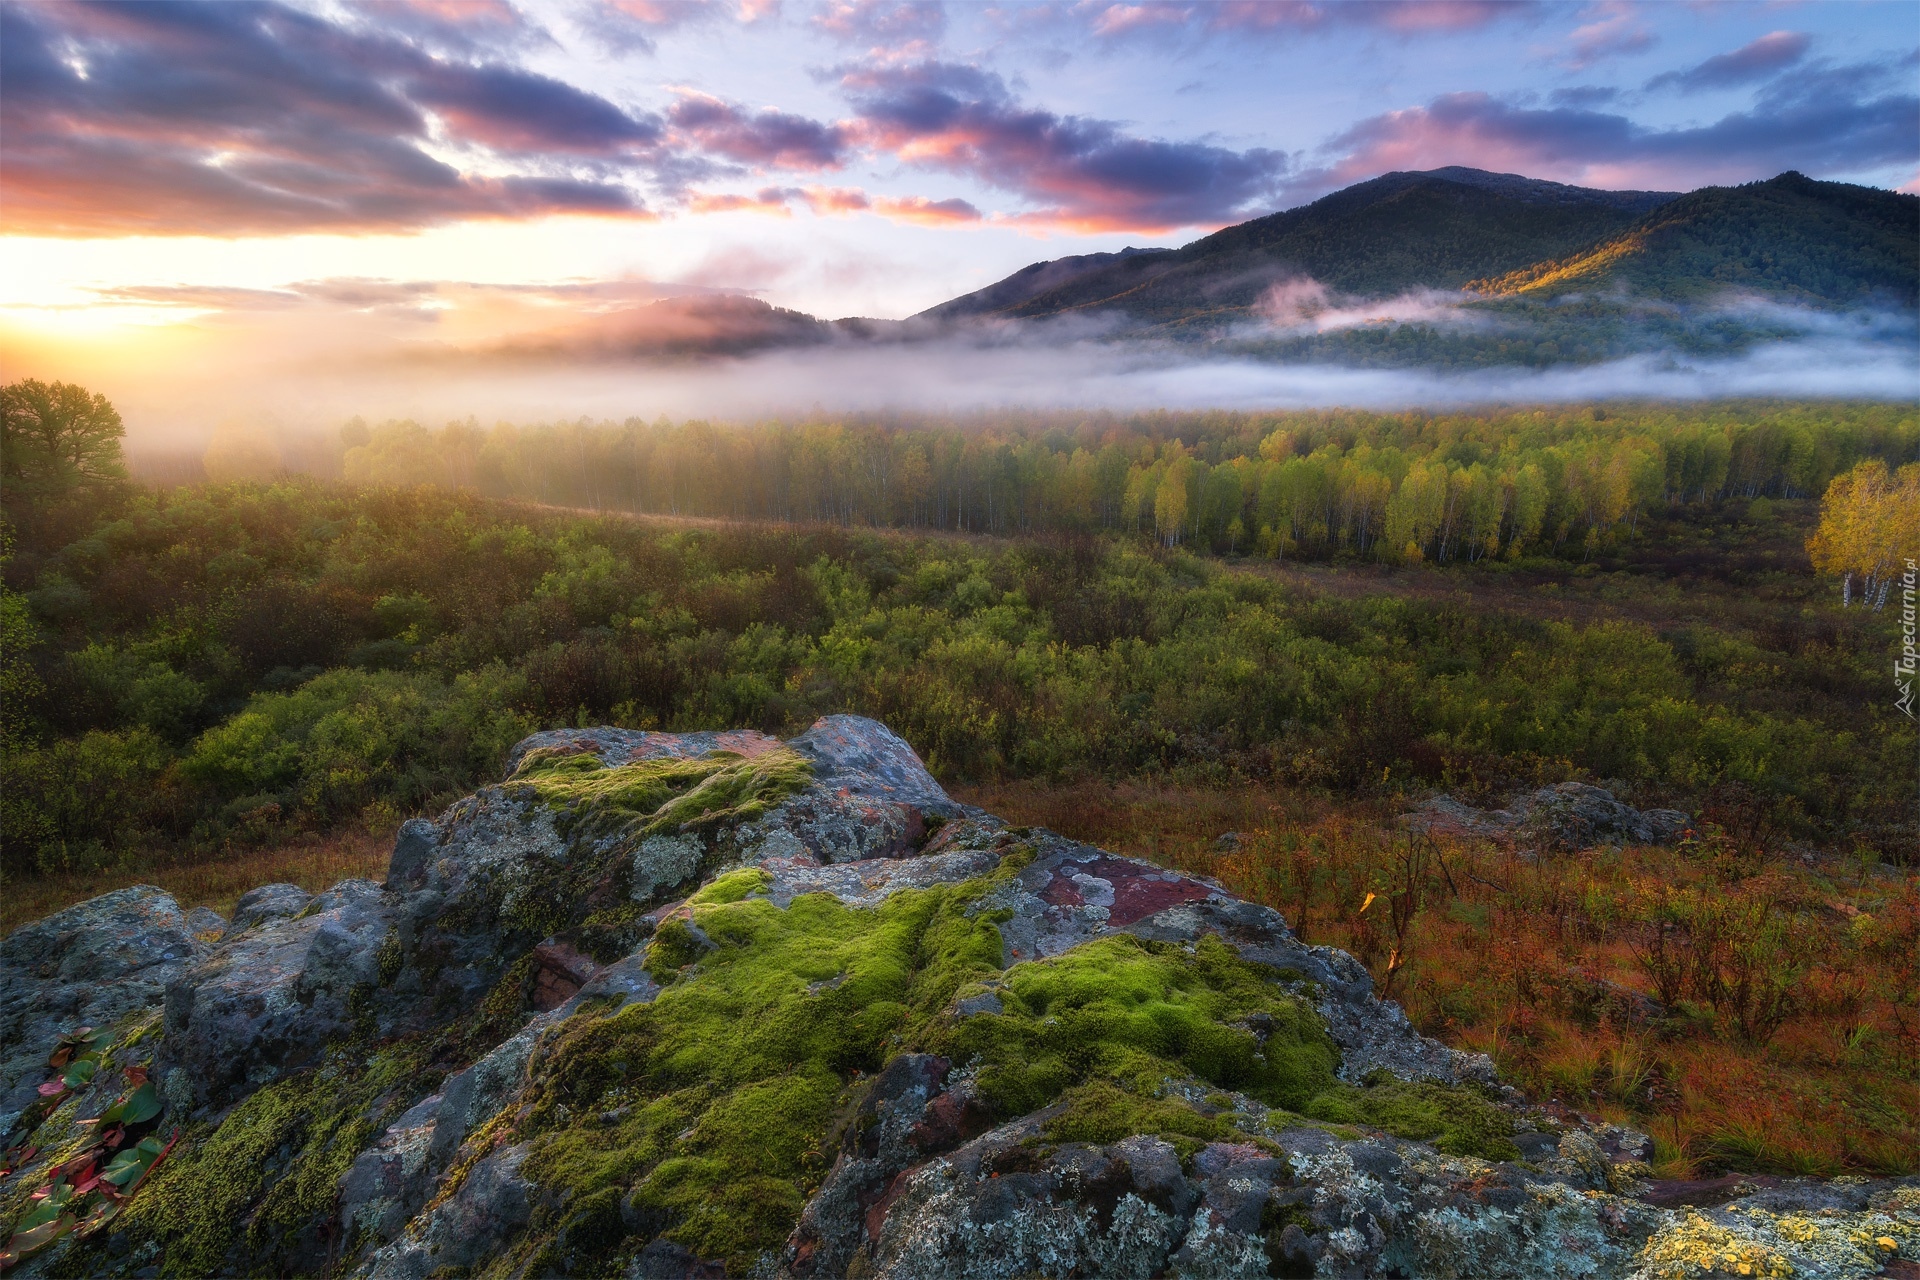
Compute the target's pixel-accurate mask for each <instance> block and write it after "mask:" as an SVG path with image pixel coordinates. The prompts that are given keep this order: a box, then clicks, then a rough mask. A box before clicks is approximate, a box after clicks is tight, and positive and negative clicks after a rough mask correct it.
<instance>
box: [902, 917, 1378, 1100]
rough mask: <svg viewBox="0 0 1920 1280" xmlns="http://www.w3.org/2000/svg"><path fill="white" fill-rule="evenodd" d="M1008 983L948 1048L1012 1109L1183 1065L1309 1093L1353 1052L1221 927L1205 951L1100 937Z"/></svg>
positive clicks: (1249, 1087)
mask: <svg viewBox="0 0 1920 1280" xmlns="http://www.w3.org/2000/svg"><path fill="white" fill-rule="evenodd" d="M999 994H1000V997H1001V1002H1002V1005H1003V1006H1004V1012H1003V1013H1001V1014H997V1015H994V1014H983V1015H980V1016H977V1017H972V1018H967V1019H965V1020H963V1021H961V1022H959V1023H958V1024H956V1025H955V1026H954V1027H953V1028H952V1029H951V1031H950V1032H948V1033H947V1034H946V1035H945V1036H944V1037H942V1039H941V1043H940V1051H941V1052H944V1053H947V1054H949V1055H950V1056H952V1057H954V1058H955V1059H956V1060H972V1059H977V1060H978V1061H979V1062H980V1064H981V1067H980V1074H979V1087H980V1092H981V1095H982V1096H983V1097H984V1098H985V1099H986V1100H987V1101H988V1102H989V1104H990V1105H992V1106H993V1108H994V1109H995V1110H996V1111H998V1112H1000V1113H1001V1114H1007V1115H1012V1114H1022V1113H1025V1112H1028V1111H1032V1110H1034V1109H1036V1108H1038V1107H1042V1106H1045V1105H1046V1104H1047V1103H1049V1102H1051V1101H1052V1100H1053V1099H1054V1098H1056V1097H1058V1096H1059V1095H1060V1094H1061V1093H1062V1092H1064V1091H1065V1090H1066V1089H1068V1088H1070V1087H1072V1086H1073V1085H1076V1084H1079V1083H1081V1082H1083V1081H1086V1080H1089V1079H1105V1080H1111V1081H1114V1082H1116V1083H1118V1084H1120V1085H1121V1086H1122V1087H1123V1088H1125V1089H1127V1090H1128V1091H1129V1092H1131V1093H1134V1094H1136V1095H1141V1096H1152V1095H1153V1094H1155V1093H1157V1092H1158V1091H1159V1090H1160V1088H1161V1084H1162V1082H1163V1081H1165V1080H1166V1079H1168V1078H1170V1077H1194V1078H1197V1079H1199V1080H1201V1081H1204V1082H1205V1083H1207V1084H1211V1085H1215V1086H1218V1087H1220V1088H1224V1089H1233V1090H1236V1091H1238V1092H1240V1093H1245V1094H1248V1095H1251V1096H1252V1097H1255V1098H1258V1099H1260V1100H1261V1101H1263V1102H1265V1103H1266V1104H1267V1105H1269V1106H1280V1107H1298V1106H1300V1105H1301V1104H1303V1103H1304V1102H1305V1101H1306V1100H1307V1099H1309V1098H1311V1097H1313V1096H1314V1095H1315V1094H1317V1093H1319V1092H1321V1091H1322V1090H1324V1089H1326V1088H1328V1087H1329V1086H1331V1085H1332V1084H1333V1083H1334V1079H1335V1078H1334V1068H1335V1067H1336V1066H1337V1065H1338V1064H1339V1061H1340V1058H1339V1051H1338V1049H1337V1048H1336V1047H1335V1046H1334V1043H1333V1041H1332V1040H1331V1039H1330V1038H1329V1037H1328V1035H1327V1032H1326V1027H1325V1025H1324V1023H1323V1022H1322V1021H1321V1019H1320V1017H1319V1015H1318V1014H1317V1013H1315V1012H1314V1011H1313V1009H1312V1008H1311V1006H1309V1005H1308V1004H1307V1003H1306V1002H1305V1001H1303V1000H1300V999H1298V998H1296V997H1294V996H1292V995H1290V994H1289V993H1288V992H1286V991H1285V990H1283V989H1282V988H1280V987H1278V986H1276V985H1275V984H1274V982H1273V981H1272V971H1271V970H1268V969H1266V968H1264V967H1262V966H1260V965H1255V964H1251V963H1248V962H1247V961H1245V960H1242V959H1240V957H1239V956H1238V955H1237V954H1236V953H1235V952H1234V951H1233V950H1232V949H1231V948H1229V947H1228V946H1227V945H1226V944H1225V943H1223V942H1221V941H1220V940H1219V939H1218V938H1216V937H1213V936H1212V935H1208V936H1206V937H1204V938H1202V939H1201V940H1200V942H1199V944H1198V945H1197V946H1196V947H1195V948H1194V950H1193V951H1192V952H1188V951H1186V950H1185V949H1184V948H1181V947H1176V946H1170V945H1165V944H1150V943H1145V942H1141V941H1140V940H1139V939H1137V938H1135V937H1133V936H1132V935H1130V934H1113V935H1110V936H1108V937H1104V938H1098V939H1095V940H1094V941H1092V942H1089V943H1086V944H1084V945H1082V946H1079V947H1075V948H1074V949H1073V950H1071V951H1069V952H1067V953H1065V954H1064V955H1059V956H1054V957H1052V958H1051V959H1047V960H1039V961H1032V962H1029V963H1026V964H1020V965H1015V966H1014V967H1013V968H1011V969H1009V970H1008V971H1007V973H1006V976H1005V978H1004V979H1003V981H1002V985H1001V987H1000V989H999ZM1256 1029H1258V1030H1259V1031H1261V1032H1264V1033H1265V1039H1264V1042H1263V1040H1262V1039H1261V1038H1260V1036H1258V1035H1256Z"/></svg>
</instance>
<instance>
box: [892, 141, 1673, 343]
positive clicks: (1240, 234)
mask: <svg viewBox="0 0 1920 1280" xmlns="http://www.w3.org/2000/svg"><path fill="white" fill-rule="evenodd" d="M1674 198H1675V195H1674V193H1671V192H1661V191H1595V190H1589V189H1587V188H1583V187H1570V186H1566V185H1564V184H1561V183H1557V182H1543V181H1540V180H1538V179H1534V178H1524V177H1520V176H1519V175H1516V174H1497V173H1485V172H1482V171H1481V170H1478V169H1463V168H1448V169H1435V170H1433V171H1431V172H1425V173H1389V174H1386V175H1385V176H1383V177H1379V178H1375V179H1373V180H1372V181H1370V182H1362V183H1359V184H1357V185H1355V186H1351V187H1347V188H1346V189H1344V190H1341V191H1336V192H1335V193H1333V194H1332V195H1330V196H1327V197H1325V198H1323V199H1320V200H1317V201H1315V202H1314V203H1312V204H1310V205H1306V206H1304V207H1302V208H1299V209H1289V210H1286V211H1284V212H1282V213H1275V214H1270V215H1268V216H1267V217H1264V218H1256V219H1254V220H1253V221H1251V222H1243V223H1241V224H1239V225H1238V226H1233V227H1227V228H1225V229H1224V230H1221V231H1217V232H1215V233H1214V234H1212V235H1210V236H1206V237H1204V238H1202V239H1199V240H1196V241H1194V242H1193V243H1191V244H1189V245H1186V246H1184V247H1182V248H1179V249H1175V250H1149V251H1144V252H1134V253H1130V254H1121V255H1119V256H1118V257H1117V258H1115V257H1113V256H1112V255H1101V254H1095V255H1087V256H1085V257H1082V258H1063V259H1060V260H1058V261H1057V262H1045V263H1036V264H1034V265H1033V266H1031V267H1027V268H1025V269H1024V270H1022V271H1019V272H1016V273H1015V274H1014V275H1012V276H1010V277H1008V278H1007V279H1006V280H1003V281H1001V282H999V283H998V284H995V285H991V286H989V287H988V288H986V289H982V290H979V291H978V292H976V293H972V294H968V295H966V297H963V298H956V299H954V300H952V301H950V302H947V303H943V304H941V305H940V306H938V307H935V308H932V309H931V310H929V311H926V312H923V313H922V315H923V316H925V317H927V318H943V319H954V318H959V317H962V316H1005V317H1009V318H1023V319H1034V318H1039V317H1042V316H1053V315H1060V314H1063V313H1066V312H1072V311H1090V310H1117V311H1121V312H1124V313H1126V314H1128V315H1131V316H1133V317H1135V318H1137V319H1141V320H1147V321H1150V322H1156V323H1162V324H1164V323H1170V322H1172V323H1182V324H1190V323H1192V322H1194V321H1196V320H1199V321H1206V320H1211V319H1215V318H1222V317H1224V316H1227V315H1231V314H1232V313H1236V312H1239V313H1244V312H1247V311H1249V310H1250V309H1251V308H1252V307H1253V306H1254V305H1255V304H1256V303H1257V302H1258V301H1259V299H1260V297H1261V295H1262V294H1263V293H1264V292H1265V291H1266V290H1267V289H1268V288H1269V287H1270V286H1271V285H1272V284H1273V283H1274V282H1276V281H1278V280H1283V279H1287V278H1290V277H1297V276H1308V277H1311V278H1312V279H1314V280H1316V281H1318V282H1319V283H1320V284H1322V285H1324V286H1326V287H1327V288H1328V289H1331V290H1334V291H1336V292H1339V293H1342V294H1347V295H1352V296H1356V297H1360V298H1382V297H1390V296H1392V295H1394V294H1399V293H1404V292H1406V291H1408V290H1410V289H1417V288H1431V289H1458V288H1460V287H1461V286H1463V285H1465V284H1466V283H1467V282H1468V281H1470V280H1475V279H1480V278H1484V277H1489V276H1496V275H1504V274H1506V273H1510V272H1515V271H1519V270H1522V269H1524V268H1526V267H1529V266H1532V265H1534V264H1536V263H1538V262H1541V261H1543V260H1552V259H1558V258H1562V257H1565V256H1568V255H1570V254H1573V253H1575V252H1577V251H1579V250H1581V249H1584V248H1586V247H1588V246H1589V245H1592V244H1595V243H1597V242H1600V241H1602V240H1605V239H1606V238H1608V237H1611V236H1617V235H1619V234H1620V233H1622V232H1624V231H1626V230H1627V229H1628V228H1629V227H1631V226H1633V225H1635V223H1636V222H1637V221H1638V220H1639V219H1640V217H1641V216H1642V215H1644V214H1646V213H1647V212H1648V211H1650V210H1653V209H1656V208H1658V207H1659V206H1661V205H1663V204H1665V203H1667V202H1668V201H1670V200H1673V199H1674ZM1495 263H1500V264H1504V265H1501V266H1494V265H1492V264H1495Z"/></svg>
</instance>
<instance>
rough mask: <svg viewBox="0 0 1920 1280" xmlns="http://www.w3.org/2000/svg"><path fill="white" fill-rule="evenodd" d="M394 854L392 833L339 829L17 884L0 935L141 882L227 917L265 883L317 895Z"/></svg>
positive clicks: (381, 865) (379, 871)
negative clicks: (228, 851) (218, 854)
mask: <svg viewBox="0 0 1920 1280" xmlns="http://www.w3.org/2000/svg"><path fill="white" fill-rule="evenodd" d="M392 852H393V833H392V832H391V831H386V832H377V833H376V832H368V831H337V832H333V833H332V834H329V835H325V836H314V835H309V836H305V837H302V838H301V839H299V840H297V841H294V842H291V843H288V844H283V845H275V846H273V847H271V848H265V849H256V850H251V851H248V852H246V853H240V854H235V855H232V856H229V857H225V858H219V859H215V860H211V861H206V862H193V863H184V864H174V863H160V864H155V865H148V866H140V865H133V866H125V867H114V868H110V869H107V870H103V871H91V872H76V873H69V874H64V875H52V876H45V877H41V878H37V879H32V880H15V881H13V882H12V883H10V884H8V885H6V886H5V893H4V894H3V895H0V935H4V934H7V933H10V932H12V931H13V930H14V929H17V928H18V927H20V926H21V925H23V924H25V923H27V922H28V921H29V920H38V919H39V918H40V917H42V916H45V915H50V914H52V913H53V912H55V911H59V910H60V909H61V908H63V907H70V906H72V905H73V904H74V903H76V902H85V901H86V900H87V899H88V898H93V897H98V896H99V895H100V894H103V893H110V892H112V891H113V890H115V889H124V888H126V887H127V886H128V885H135V884H152V885H158V886H160V888H162V889H165V890H166V891H167V892H168V893H170V894H172V895H173V896H174V898H175V899H176V900H177V901H178V902H179V903H180V907H181V909H182V910H189V909H191V908H193V907H211V908H213V909H214V910H215V911H218V912H219V913H220V914H221V915H223V916H224V915H229V914H231V913H232V911H233V904H234V903H235V902H237V901H238V900H239V898H240V895H241V894H243V893H245V892H246V891H247V890H249V889H253V888H257V887H258V886H260V885H263V884H276V883H286V884H297V885H299V886H300V887H301V888H302V889H306V890H308V891H309V892H318V891H320V890H322V889H326V888H329V887H331V886H333V885H335V884H338V883H339V882H340V881H342V880H347V879H351V878H353V877H355V876H365V877H368V878H370V879H375V880H378V879H380V878H381V877H383V876H385V875H386V872H387V859H388V857H389V856H391V854H392Z"/></svg>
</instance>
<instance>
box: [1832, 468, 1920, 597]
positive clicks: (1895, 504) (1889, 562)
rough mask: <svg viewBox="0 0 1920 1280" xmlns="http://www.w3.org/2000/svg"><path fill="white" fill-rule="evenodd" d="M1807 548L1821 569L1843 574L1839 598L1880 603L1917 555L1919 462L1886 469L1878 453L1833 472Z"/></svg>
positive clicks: (1919, 542) (1919, 536) (1919, 534)
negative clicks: (1857, 584) (1856, 583)
mask: <svg viewBox="0 0 1920 1280" xmlns="http://www.w3.org/2000/svg"><path fill="white" fill-rule="evenodd" d="M1807 554H1808V555H1810V556H1811V557H1813V567H1814V568H1815V569H1817V570H1819V571H1820V572H1821V573H1835V574H1839V575H1840V576H1841V585H1840V603H1841V607H1843V608H1844V607H1846V606H1848V605H1850V604H1852V603H1853V580H1854V577H1855V576H1856V575H1858V576H1859V577H1860V578H1861V580H1862V583H1861V595H1860V602H1861V603H1862V604H1863V605H1866V606H1867V607H1869V608H1873V609H1879V608H1881V607H1882V606H1884V605H1885V604H1886V602H1887V590H1888V588H1889V587H1890V586H1891V585H1892V583H1893V579H1894V578H1895V577H1896V576H1897V575H1898V574H1899V573H1900V572H1901V571H1902V570H1904V569H1905V568H1906V567H1907V562H1908V561H1909V560H1920V462H1910V463H1908V464H1907V465H1906V466H1904V467H1901V468H1900V470H1899V471H1897V472H1889V471H1888V470H1887V464H1886V463H1884V462H1881V461H1880V460H1878V459H1874V460H1873V461H1870V462H1863V463H1861V464H1860V465H1859V466H1857V467H1855V468H1854V469H1853V470H1851V471H1849V472H1847V473H1846V474H1844V475H1838V476H1835V477H1834V478H1833V483H1832V484H1830V485H1828V486H1827V493H1826V496H1825V497H1824V498H1822V499H1821V500H1820V527H1819V528H1818V529H1817V530H1815V531H1814V535H1813V536H1812V537H1811V538H1809V539H1807Z"/></svg>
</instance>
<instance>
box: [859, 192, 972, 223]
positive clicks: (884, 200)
mask: <svg viewBox="0 0 1920 1280" xmlns="http://www.w3.org/2000/svg"><path fill="white" fill-rule="evenodd" d="M873 208H874V212H876V213H879V214H883V215H885V216H886V217H889V218H892V219H893V220H894V221H896V222H917V223H920V224H922V225H923V226H930V227H940V226H951V225H953V224H955V223H964V222H978V221H980V211H979V210H978V209H976V208H974V207H973V205H971V204H969V203H968V202H967V201H965V200H961V199H959V198H957V197H956V198H954V199H951V200H929V199H927V197H925V196H900V197H892V196H881V197H880V198H879V199H877V200H875V201H874V202H873Z"/></svg>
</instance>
